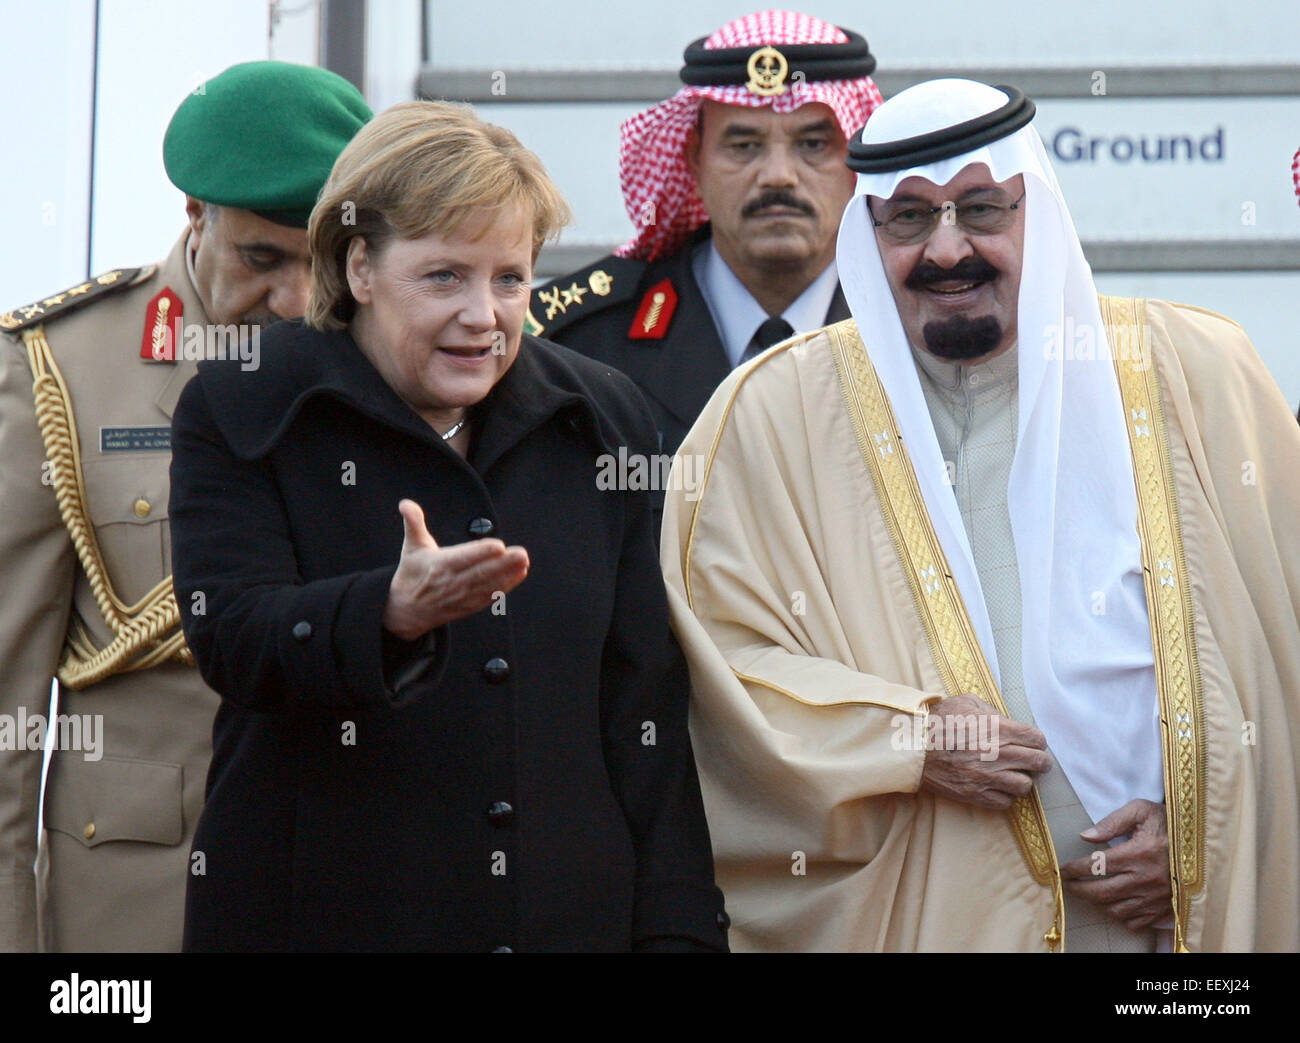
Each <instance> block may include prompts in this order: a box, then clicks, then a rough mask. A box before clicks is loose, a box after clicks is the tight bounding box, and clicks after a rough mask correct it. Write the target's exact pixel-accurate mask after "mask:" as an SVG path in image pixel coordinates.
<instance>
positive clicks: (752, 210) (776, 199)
mask: <svg viewBox="0 0 1300 1043" xmlns="http://www.w3.org/2000/svg"><path fill="white" fill-rule="evenodd" d="M770 206H787V207H790V209H792V210H799V211H801V212H803V213H805V214H807V215H808V216H809V217H812V216H813V208H812V207H811V206H810V205H809V204H807V203H805V202H804V201H803V200H802V199H796V198H795V197H794V196H792V195H790V194H789V193H788V192H768V193H767V194H766V195H763V196H759V197H758V198H757V199H755V200H754V201H753V202H752V203H750V204H749V205H748V206H746V207H745V210H744V214H743V216H745V217H753V216H754V215H755V214H756V213H758V212H759V211H760V210H766V209H767V208H768V207H770Z"/></svg>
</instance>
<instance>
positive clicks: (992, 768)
mask: <svg viewBox="0 0 1300 1043" xmlns="http://www.w3.org/2000/svg"><path fill="white" fill-rule="evenodd" d="M930 717H937V718H939V719H940V721H941V722H942V723H943V724H944V729H943V732H942V734H944V735H948V734H950V731H949V729H948V727H947V723H948V718H950V717H964V718H966V720H965V721H964V722H963V729H962V732H961V733H962V734H964V735H965V736H967V741H966V742H965V743H964V745H965V746H966V747H968V748H967V749H963V750H949V749H927V750H926V753H925V768H924V770H923V772H922V775H921V789H923V790H928V791H929V792H931V793H935V794H937V795H938V796H941V797H947V798H948V799H949V800H959V801H961V802H962V803H964V804H977V805H979V806H980V807H982V808H997V809H999V810H1002V809H1005V808H1009V807H1011V804H1012V802H1013V801H1014V800H1015V799H1016V797H1023V796H1025V795H1026V794H1027V793H1029V791H1030V790H1032V789H1033V787H1034V776H1035V775H1038V774H1041V773H1042V772H1045V771H1048V770H1049V769H1050V768H1051V766H1052V757H1051V755H1050V754H1049V753H1048V752H1047V739H1046V737H1045V736H1044V735H1043V733H1042V732H1040V731H1039V730H1038V729H1037V728H1034V727H1032V726H1031V725H1028V724H1021V723H1020V722H1019V721H1013V720H1012V719H1011V718H1009V717H1003V716H1002V715H1001V714H999V713H998V712H997V711H996V710H994V709H993V707H991V706H989V704H988V703H986V702H984V700H982V699H977V698H976V697H975V696H973V695H955V696H953V697H952V698H951V699H944V700H943V701H942V702H939V703H936V704H935V705H934V707H933V708H932V709H931V710H930ZM972 718H974V720H972ZM979 718H988V720H979ZM931 727H932V725H931V723H930V721H929V720H927V721H926V734H927V735H928V734H929V733H930V728H931ZM933 727H938V726H937V725H933ZM977 734H978V735H979V736H981V737H983V738H985V739H986V740H989V745H988V746H986V748H985V749H983V750H981V749H980V748H979V744H978V743H976V742H974V741H972V737H973V736H975V735H977ZM993 739H996V743H993V742H992V740H993Z"/></svg>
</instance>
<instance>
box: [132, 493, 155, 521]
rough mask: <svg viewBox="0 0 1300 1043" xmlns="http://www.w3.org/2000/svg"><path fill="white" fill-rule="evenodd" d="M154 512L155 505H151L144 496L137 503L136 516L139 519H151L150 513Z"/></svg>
mask: <svg viewBox="0 0 1300 1043" xmlns="http://www.w3.org/2000/svg"><path fill="white" fill-rule="evenodd" d="M152 510H153V504H151V503H150V502H149V501H148V500H146V499H145V498H144V497H143V496H142V497H140V499H138V500H136V501H135V516H136V517H137V518H147V517H149V512H150V511H152Z"/></svg>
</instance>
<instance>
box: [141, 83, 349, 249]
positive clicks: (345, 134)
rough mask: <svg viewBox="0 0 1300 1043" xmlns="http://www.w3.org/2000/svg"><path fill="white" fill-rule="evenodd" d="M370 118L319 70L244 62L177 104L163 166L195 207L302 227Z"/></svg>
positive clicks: (343, 87)
mask: <svg viewBox="0 0 1300 1043" xmlns="http://www.w3.org/2000/svg"><path fill="white" fill-rule="evenodd" d="M372 115H374V114H373V113H372V112H371V111H370V107H369V106H368V105H366V102H365V99H364V98H363V97H362V96H361V92H360V91H358V90H357V89H356V88H355V87H354V86H352V84H350V83H348V81H347V80H345V79H343V78H342V77H341V76H338V75H336V74H334V73H332V72H330V71H329V70H327V69H318V68H316V67H315V66H312V65H292V64H290V63H289V62H244V63H242V64H240V65H232V66H231V67H230V68H229V69H227V70H226V71H225V72H223V73H222V74H221V75H220V76H217V77H215V78H213V79H211V80H208V81H207V82H206V83H203V84H201V85H200V86H198V87H196V88H195V89H194V91H193V92H191V94H190V95H189V96H188V97H187V98H186V99H185V100H184V101H183V102H181V105H180V108H178V109H177V110H176V115H175V116H173V117H172V121H171V123H170V124H168V126H167V134H166V136H165V137H164V138H163V166H165V167H166V168H167V176H168V177H169V178H170V179H171V182H172V184H173V185H175V186H176V187H177V188H179V189H180V190H181V191H182V192H184V193H185V194H186V195H189V196H193V197H194V198H195V199H202V200H204V201H205V202H208V203H215V204H216V205H218V206H232V207H238V208H240V209H241V210H252V211H253V212H254V213H256V214H257V215H258V216H259V217H265V218H266V219H267V220H270V221H274V222H276V223H277V224H282V225H294V226H296V227H299V228H306V227H307V218H308V217H309V216H310V215H311V208H312V206H313V205H314V204H315V202H316V197H317V196H318V195H319V194H320V190H321V186H322V185H324V184H325V179H326V178H327V177H328V176H329V172H330V168H331V167H333V166H334V160H336V159H337V158H338V155H339V153H340V152H342V151H343V147H344V146H345V145H347V143H348V142H349V141H351V140H352V137H353V135H354V134H356V132H357V131H358V130H360V129H361V128H362V126H364V125H365V123H366V121H367V120H369V119H370V117H371V116H372Z"/></svg>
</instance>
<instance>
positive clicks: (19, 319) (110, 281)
mask: <svg viewBox="0 0 1300 1043" xmlns="http://www.w3.org/2000/svg"><path fill="white" fill-rule="evenodd" d="M141 272H144V273H145V274H146V275H150V274H152V272H153V268H152V267H150V268H148V269H145V268H114V269H113V270H112V271H110V272H105V273H104V274H103V275H97V276H95V277H94V278H93V279H88V280H87V281H86V282H83V283H79V284H78V285H76V286H69V287H68V288H67V289H66V290H63V291H62V292H60V293H55V294H51V295H50V296H49V297H44V298H42V299H41V300H39V301H33V302H32V303H31V304H28V305H25V306H24V307H21V308H15V309H14V310H13V311H7V312H5V313H4V314H3V315H0V331H3V332H5V333H13V332H15V331H17V330H22V329H26V328H27V327H28V326H35V325H37V324H38V323H42V322H49V321H50V320H51V319H54V318H61V317H62V316H64V315H68V314H70V313H71V312H74V311H76V310H77V309H78V308H81V307H83V306H85V305H87V304H89V303H90V302H91V301H95V300H99V298H101V297H107V296H108V295H109V294H110V293H116V292H117V291H118V290H121V289H124V288H125V287H127V286H130V285H132V284H133V283H134V282H135V281H136V278H137V277H138V276H139V275H140V273H141Z"/></svg>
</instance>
